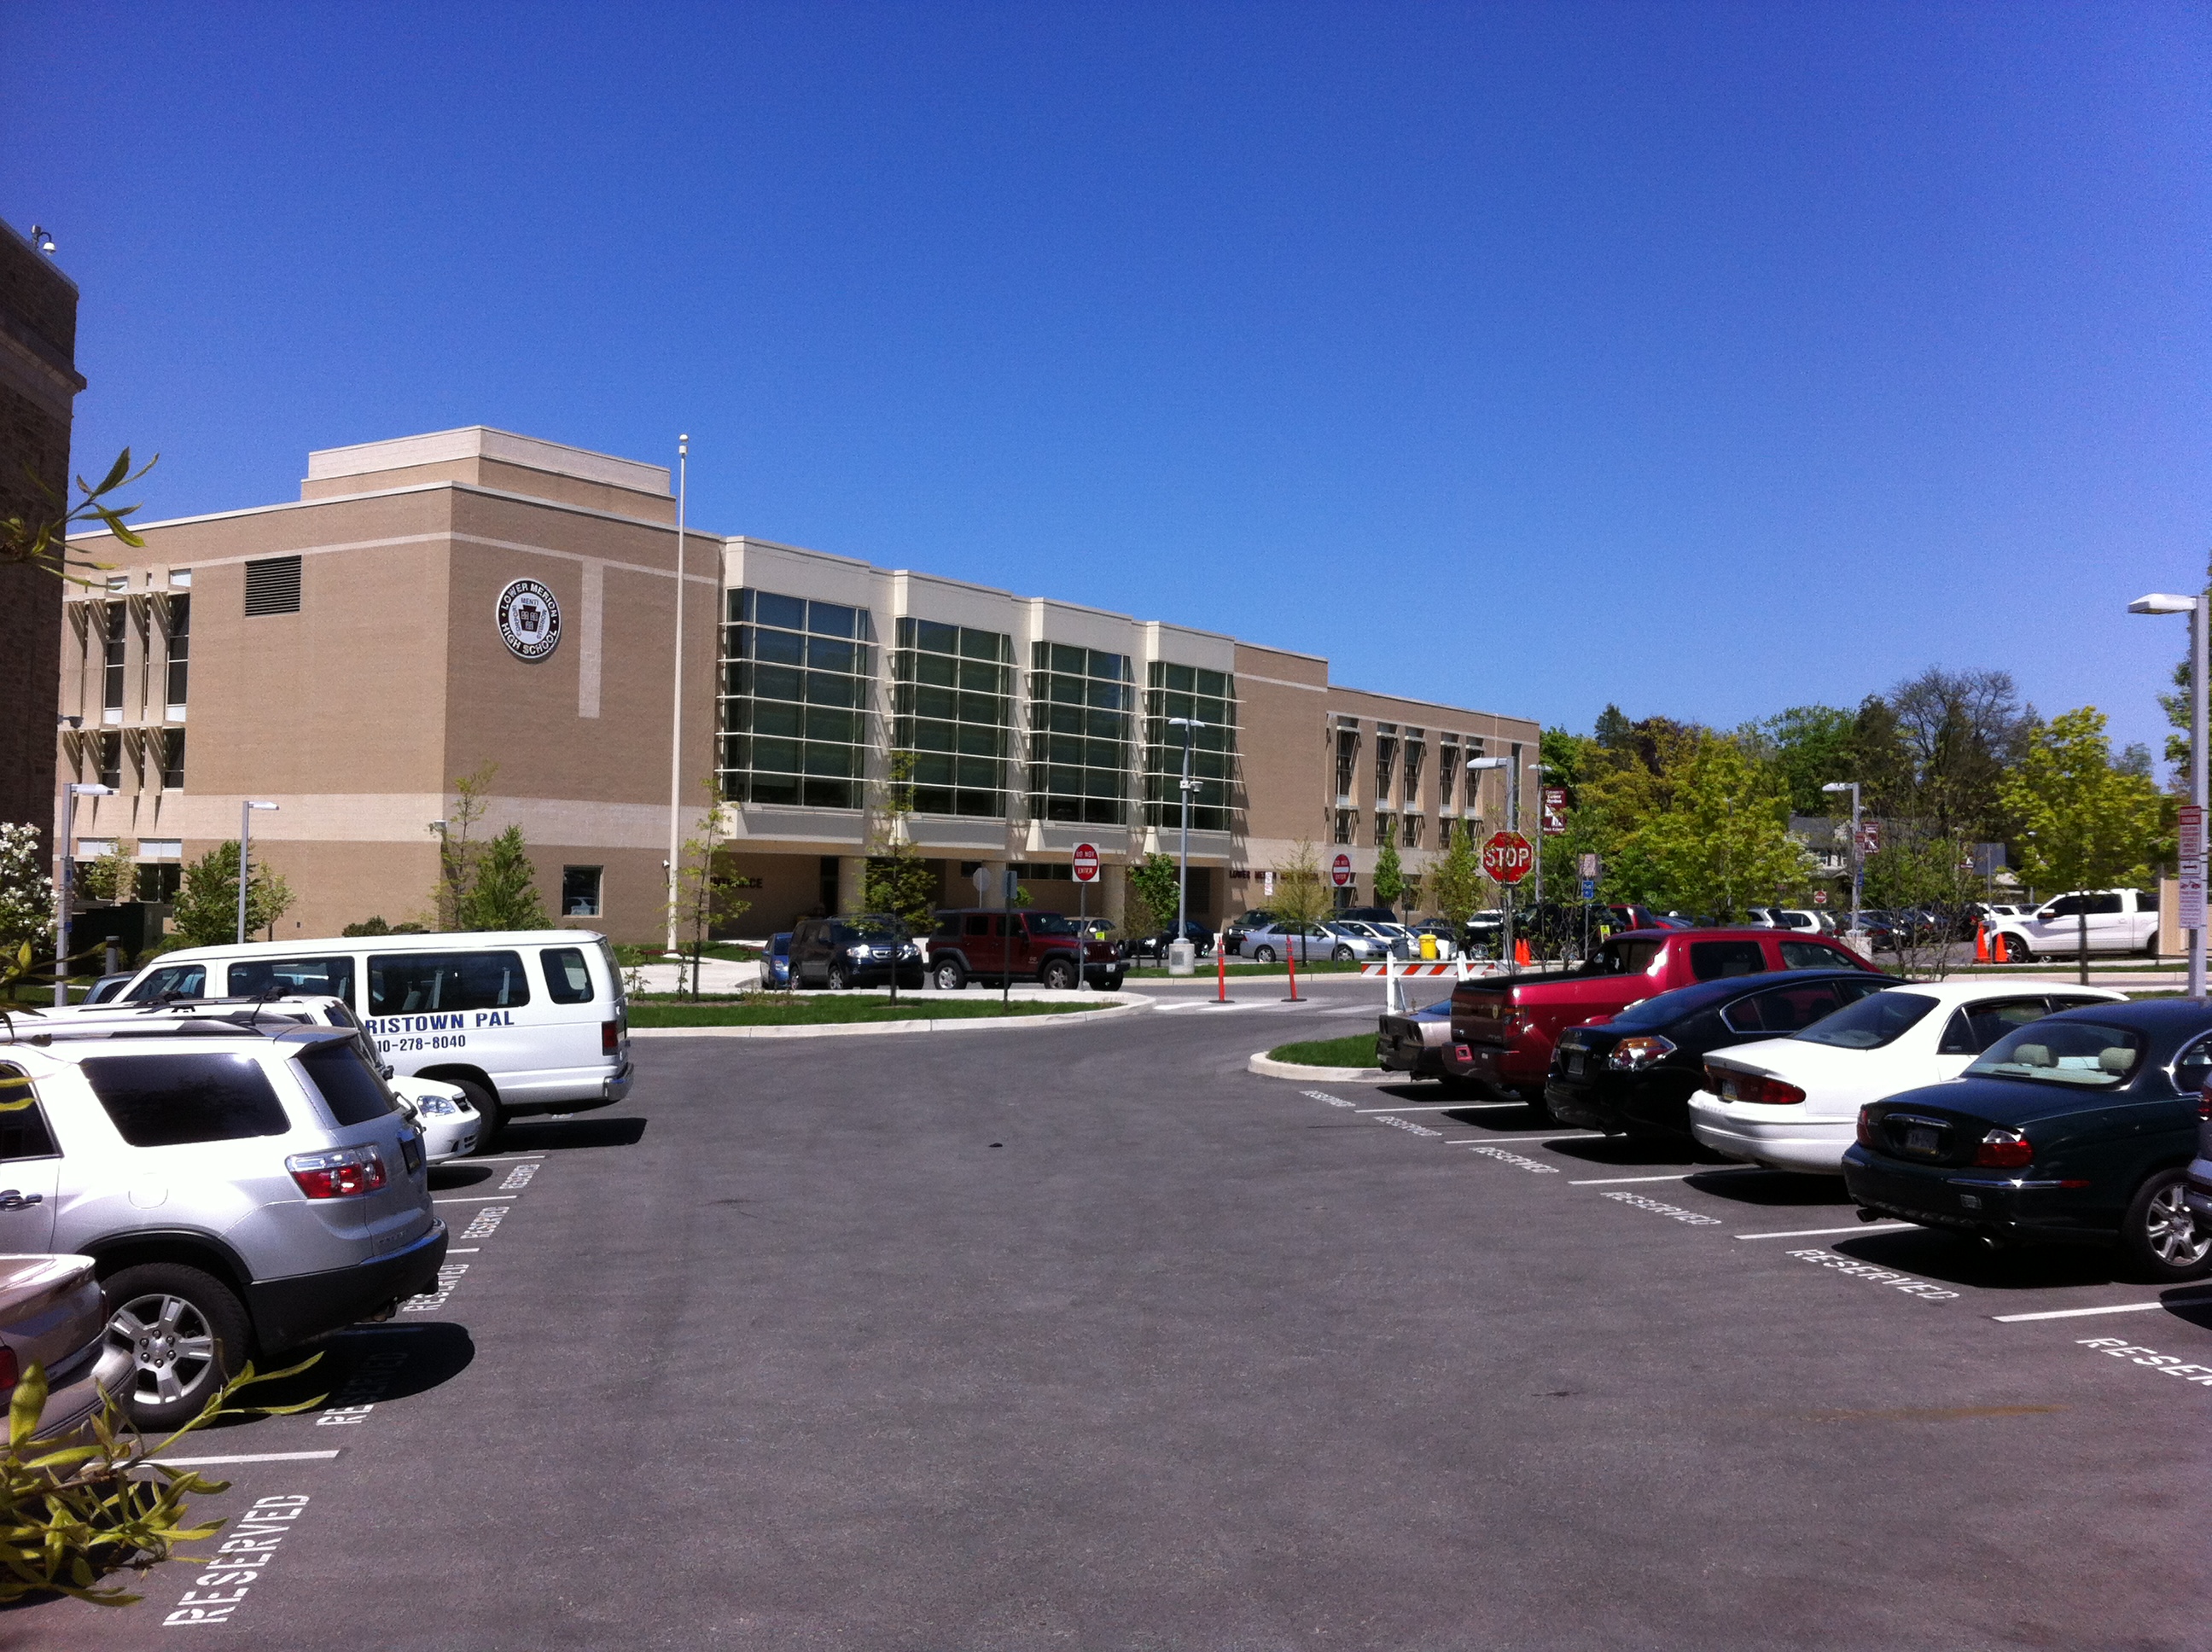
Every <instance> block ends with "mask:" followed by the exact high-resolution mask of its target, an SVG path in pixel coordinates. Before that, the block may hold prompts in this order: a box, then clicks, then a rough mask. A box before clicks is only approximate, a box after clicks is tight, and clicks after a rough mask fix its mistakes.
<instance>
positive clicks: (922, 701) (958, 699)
mask: <svg viewBox="0 0 2212 1652" xmlns="http://www.w3.org/2000/svg"><path fill="white" fill-rule="evenodd" d="M896 636H897V641H896V647H894V648H893V649H892V651H891V745H892V749H893V750H895V751H898V752H902V753H906V754H909V755H911V756H912V757H913V758H914V807H915V811H916V812H917V813H920V814H925V815H975V816H984V817H1004V816H1005V814H1006V759H1007V757H1008V756H1011V755H1012V744H1013V725H1014V714H1013V707H1014V699H1013V695H1014V641H1013V639H1012V637H1010V636H1007V635H1005V634H1004V633H1002V632H998V631H976V630H971V629H969V628H968V627H966V626H964V625H940V624H938V623H934V622H933V621H930V620H924V619H901V620H900V621H899V622H898V626H897V633H896Z"/></svg>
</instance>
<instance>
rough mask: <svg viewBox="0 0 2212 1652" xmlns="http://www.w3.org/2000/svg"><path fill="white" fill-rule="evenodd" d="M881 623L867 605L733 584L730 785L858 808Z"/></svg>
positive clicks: (730, 790)
mask: <svg viewBox="0 0 2212 1652" xmlns="http://www.w3.org/2000/svg"><path fill="white" fill-rule="evenodd" d="M875 641H876V634H875V625H874V623H873V621H872V619H871V618H870V616H869V614H868V610H866V609H865V608H848V607H844V606H842V604H837V603H827V602H812V601H809V600H808V599H806V598H801V597H783V596H778V595H777V594H776V593H775V592H770V591H752V590H744V591H732V592H729V610H728V617H727V623H726V624H725V625H724V627H723V646H722V653H723V659H722V769H721V774H722V794H723V795H724V796H725V797H726V798H728V799H730V800H731V801H732V802H735V803H786V804H801V805H805V806H806V807H808V808H812V809H858V808H859V807H860V805H861V795H862V792H863V789H864V787H865V784H866V775H867V749H868V714H869V713H870V711H871V710H872V701H873V684H874V682H875V676H876V659H875V654H876V650H875V646H874V645H875Z"/></svg>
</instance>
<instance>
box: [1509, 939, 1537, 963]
mask: <svg viewBox="0 0 2212 1652" xmlns="http://www.w3.org/2000/svg"><path fill="white" fill-rule="evenodd" d="M1513 962H1514V963H1533V962H1534V960H1533V959H1532V958H1530V957H1529V956H1528V942H1526V941H1516V942H1514V943H1513Z"/></svg>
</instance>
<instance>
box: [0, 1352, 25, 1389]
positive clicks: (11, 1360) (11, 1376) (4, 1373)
mask: <svg viewBox="0 0 2212 1652" xmlns="http://www.w3.org/2000/svg"><path fill="white" fill-rule="evenodd" d="M21 1377H22V1373H21V1371H19V1370H16V1369H15V1350H14V1349H13V1348H0V1391H5V1390H6V1389H9V1388H14V1387H15V1384H16V1383H17V1382H19V1381H20V1380H21Z"/></svg>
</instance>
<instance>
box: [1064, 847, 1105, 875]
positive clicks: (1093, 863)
mask: <svg viewBox="0 0 2212 1652" xmlns="http://www.w3.org/2000/svg"><path fill="white" fill-rule="evenodd" d="M1070 859H1072V860H1073V863H1074V864H1073V870H1074V872H1075V881H1076V882H1077V883H1079V884H1095V883H1097V881H1098V846H1097V844H1096V843H1079V844H1077V845H1076V846H1075V853H1074V854H1073V856H1072V857H1070Z"/></svg>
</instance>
